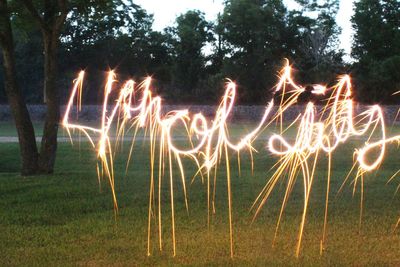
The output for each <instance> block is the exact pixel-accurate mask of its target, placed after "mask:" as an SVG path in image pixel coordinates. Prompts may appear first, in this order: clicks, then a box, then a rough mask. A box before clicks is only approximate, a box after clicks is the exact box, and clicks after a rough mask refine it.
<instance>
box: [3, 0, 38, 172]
mask: <svg viewBox="0 0 400 267" xmlns="http://www.w3.org/2000/svg"><path fill="white" fill-rule="evenodd" d="M0 46H1V49H2V54H3V67H4V76H5V91H6V94H7V99H8V102H9V104H10V108H11V112H12V114H13V117H14V121H15V125H16V128H17V132H18V140H19V146H20V153H21V162H22V166H21V174H22V175H30V174H34V173H35V172H36V170H37V159H38V151H37V147H36V140H35V132H34V129H33V126H32V121H31V119H30V116H29V112H28V109H27V107H26V104H25V100H24V97H23V94H22V93H21V90H20V88H19V85H18V81H17V76H16V68H15V57H14V39H13V34H12V29H11V22H10V11H9V9H8V5H7V0H0Z"/></svg>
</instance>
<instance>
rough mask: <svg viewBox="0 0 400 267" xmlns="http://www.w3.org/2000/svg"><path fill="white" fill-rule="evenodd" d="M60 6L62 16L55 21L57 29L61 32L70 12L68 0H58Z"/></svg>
mask: <svg viewBox="0 0 400 267" xmlns="http://www.w3.org/2000/svg"><path fill="white" fill-rule="evenodd" d="M58 6H59V7H60V11H61V14H60V16H58V17H57V19H56V22H55V29H54V30H55V31H56V32H59V31H60V29H61V27H62V25H63V24H64V21H65V18H66V17H67V14H68V8H67V1H66V0H58Z"/></svg>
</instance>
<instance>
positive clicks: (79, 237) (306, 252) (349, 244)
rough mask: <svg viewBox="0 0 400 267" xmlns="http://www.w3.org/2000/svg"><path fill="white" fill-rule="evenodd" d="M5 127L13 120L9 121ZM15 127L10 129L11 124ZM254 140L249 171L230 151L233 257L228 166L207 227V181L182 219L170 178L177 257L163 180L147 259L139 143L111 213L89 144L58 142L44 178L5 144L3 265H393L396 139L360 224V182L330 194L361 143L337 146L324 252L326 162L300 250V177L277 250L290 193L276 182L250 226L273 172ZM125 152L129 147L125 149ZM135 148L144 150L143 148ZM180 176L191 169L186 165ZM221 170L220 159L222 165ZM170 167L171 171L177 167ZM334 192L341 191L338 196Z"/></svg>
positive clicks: (119, 166) (120, 164) (144, 165)
mask: <svg viewBox="0 0 400 267" xmlns="http://www.w3.org/2000/svg"><path fill="white" fill-rule="evenodd" d="M7 129H8V128H7ZM10 131H11V130H10ZM265 143H266V141H260V142H258V143H257V144H256V146H257V148H258V149H259V151H260V152H259V153H258V154H257V155H255V171H254V174H253V175H252V174H251V171H250V164H249V156H248V155H246V154H245V153H243V155H242V166H241V167H242V173H241V176H240V177H239V176H238V171H237V167H236V165H235V164H234V162H236V161H235V160H233V159H232V161H231V163H232V165H233V166H232V191H233V210H234V211H233V222H234V251H235V256H234V258H233V259H231V258H230V255H229V228H228V209H227V197H226V179H225V173H224V171H223V169H224V168H220V170H221V171H220V173H219V175H218V181H217V199H216V214H215V215H214V216H213V217H212V222H211V224H210V227H207V204H206V187H205V185H204V184H202V183H201V180H200V179H196V180H195V181H194V182H193V183H192V184H190V178H191V176H190V177H187V182H188V195H189V215H188V214H187V212H186V209H185V206H184V201H183V199H184V198H183V193H182V190H181V189H182V186H181V184H180V178H179V176H178V175H176V176H175V178H176V179H175V184H174V187H175V209H176V210H175V213H176V214H175V216H176V237H177V255H176V257H173V256H172V245H171V244H172V242H171V224H170V212H169V201H170V199H169V191H168V188H169V186H168V179H165V184H164V185H163V187H164V190H163V197H162V202H163V241H164V243H163V245H164V249H163V251H162V252H160V251H159V250H158V245H157V237H156V227H155V225H154V227H153V230H154V232H153V239H152V255H151V256H150V257H148V256H147V255H146V248H147V212H148V189H149V172H148V167H149V161H148V156H146V155H147V153H146V151H147V150H148V146H147V145H140V144H138V146H137V150H136V151H138V152H137V153H134V154H133V155H134V157H133V159H132V164H131V167H130V169H129V171H128V175H126V176H125V165H124V160H125V156H126V151H123V152H122V153H121V156H120V157H119V158H118V159H117V160H116V165H115V170H116V178H117V179H116V192H117V197H118V201H119V203H118V204H119V208H120V209H119V214H118V216H117V218H115V217H114V212H113V204H112V198H111V194H110V190H109V188H108V184H107V181H105V180H104V181H102V183H101V184H100V186H99V184H98V181H97V175H96V168H95V164H96V158H95V153H94V152H93V150H92V149H91V148H90V147H89V145H88V143H84V142H82V143H80V144H78V143H76V144H75V145H74V146H73V147H72V146H71V145H70V144H68V143H61V144H60V145H59V150H58V156H57V163H56V172H55V174H54V175H51V176H38V177H21V176H20V175H19V174H18V168H19V156H18V145H17V144H16V143H3V144H0V157H1V161H0V255H1V257H0V266H21V265H23V266H44V265H46V266H48V265H51V266H71V265H74V266H75V265H85V266H86V265H91V266H136V265H152V266H153V265H173V264H177V265H198V266H202V265H203V266H204V265H207V266H221V265H242V266H244V265H246V266H247V265H260V266H265V265H271V266H288V265H306V266H316V265H318V266H326V265H334V266H335V265H336V266H345V265H353V266H354V265H356V266H365V265H370V266H382V265H384V266H386V265H389V266H399V265H400V229H397V230H396V231H393V230H394V225H395V224H396V222H397V220H398V218H399V216H400V194H397V195H395V194H394V193H395V191H396V187H397V186H398V185H399V183H400V177H398V178H395V179H394V180H393V182H391V183H389V184H386V182H387V179H388V178H389V177H390V176H391V175H392V174H393V173H395V172H396V171H397V170H398V169H399V167H400V166H399V165H398V162H399V158H400V157H399V155H400V153H399V150H397V147H396V146H395V145H392V146H391V147H390V149H389V151H388V153H387V158H386V160H385V163H384V164H383V165H382V166H381V170H380V171H379V172H376V173H371V174H369V175H367V176H366V177H365V183H364V190H365V202H364V207H365V208H364V214H363V220H362V225H361V228H359V223H358V222H359V212H360V208H359V205H360V201H359V199H360V190H359V188H358V190H357V191H356V193H355V195H354V196H353V194H352V188H353V187H352V186H351V185H350V184H347V185H346V186H345V188H344V190H343V191H342V192H341V193H340V194H338V195H336V193H337V191H338V189H339V187H340V185H341V184H342V182H343V179H344V178H345V176H346V174H347V172H348V171H349V170H350V168H351V163H352V156H353V152H354V148H355V147H359V145H360V143H359V141H354V142H350V143H347V144H346V145H343V146H342V147H341V148H340V150H339V151H337V152H336V154H335V157H334V162H333V173H332V174H333V176H332V183H331V195H330V197H331V198H330V215H329V219H328V221H329V222H328V229H327V234H328V235H327V243H326V250H325V251H324V253H323V254H322V255H320V249H319V248H320V240H321V236H322V225H323V216H324V204H325V188H326V175H325V174H326V164H325V163H324V162H322V163H321V164H319V170H318V172H317V176H316V181H315V184H314V186H313V189H312V190H313V191H312V195H311V200H310V206H309V212H308V216H307V223H306V227H305V234H304V239H303V246H302V251H301V255H300V257H299V258H296V257H295V247H296V241H297V236H298V230H299V225H300V218H301V211H302V205H303V196H302V183H301V179H298V182H297V184H296V187H295V189H294V191H293V193H292V196H291V198H290V201H289V203H288V206H287V208H286V212H285V213H284V217H283V222H282V225H281V228H280V230H279V234H278V238H277V240H276V243H275V246H274V247H272V240H273V237H274V231H275V225H276V221H277V218H278V214H279V210H280V203H281V201H282V196H283V193H284V189H285V181H283V182H282V183H281V184H280V185H278V187H277V190H276V192H275V193H274V194H273V197H272V199H271V201H270V202H268V203H267V205H266V206H265V207H264V208H263V211H262V213H261V215H260V216H259V217H258V218H257V219H256V221H255V222H254V223H251V219H252V214H251V213H249V208H250V206H251V204H252V202H253V201H254V199H255V198H256V197H257V195H258V193H259V192H260V190H261V189H262V187H263V186H264V185H265V183H266V181H267V179H268V177H269V175H270V174H271V173H268V170H269V169H270V168H271V166H272V165H273V164H274V163H275V162H276V160H277V158H275V157H272V156H271V155H269V153H268V152H267V151H266V150H265V148H263V146H265ZM126 150H127V149H126ZM139 152H140V153H139ZM187 166H188V167H187V173H188V174H189V173H193V172H194V166H193V165H192V164H188V165H187ZM222 166H223V165H222ZM176 174H177V173H176ZM336 196H337V197H336Z"/></svg>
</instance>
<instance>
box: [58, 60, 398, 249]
mask: <svg viewBox="0 0 400 267" xmlns="http://www.w3.org/2000/svg"><path fill="white" fill-rule="evenodd" d="M291 71H292V68H291V66H290V65H289V62H287V64H286V66H285V67H284V68H283V69H282V71H281V72H280V79H279V82H278V84H277V85H276V87H275V92H274V94H275V95H276V96H275V100H271V101H270V102H269V103H268V104H267V105H266V108H265V111H264V114H263V116H262V117H261V120H260V121H259V122H258V124H257V125H256V126H255V127H254V129H253V130H252V131H251V132H250V133H248V134H246V135H244V136H243V137H242V138H241V139H240V140H239V141H238V142H232V141H231V139H230V138H229V131H228V127H227V122H228V119H229V117H230V115H231V113H232V111H233V106H234V102H235V98H236V85H235V83H234V82H232V81H228V82H227V83H226V90H225V93H224V95H223V97H222V100H221V102H220V104H219V106H218V107H217V109H216V112H215V116H214V119H213V120H211V121H209V120H208V119H207V118H206V117H205V116H204V115H203V114H202V113H196V114H193V115H190V114H189V111H188V110H187V109H182V110H173V111H169V112H166V113H163V112H162V107H163V106H162V99H161V98H160V97H159V96H154V95H153V93H152V91H151V78H147V79H145V80H144V81H143V82H142V83H141V84H136V83H135V82H134V81H133V80H129V81H127V82H126V83H125V84H124V85H123V86H122V87H121V89H120V90H119V91H117V93H118V96H117V97H116V99H115V100H112V99H111V94H112V92H113V91H116V88H115V87H116V86H115V83H116V75H115V73H114V72H113V71H110V72H109V74H108V78H107V83H106V86H105V90H104V102H103V109H102V116H101V124H100V128H95V127H90V126H87V125H82V124H78V123H73V122H71V119H70V117H71V113H72V110H73V106H74V105H75V103H76V105H77V112H78V113H79V111H80V109H81V97H82V89H83V80H84V72H81V73H80V74H79V76H78V78H77V79H76V80H75V81H74V86H73V90H72V94H71V97H70V99H69V101H68V104H67V108H66V111H65V115H64V118H63V121H62V124H63V126H64V127H65V129H66V130H67V132H68V134H69V135H71V131H72V130H78V131H80V132H82V133H83V134H84V135H85V136H86V137H87V138H88V140H89V142H90V143H91V145H92V146H93V147H94V148H95V149H96V150H97V157H98V159H99V164H98V167H97V170H98V176H99V179H100V177H101V176H105V177H107V179H108V181H109V184H110V187H111V191H112V196H113V201H114V207H115V211H116V212H117V211H118V205H117V197H116V193H115V187H114V181H115V175H114V166H113V164H114V163H113V162H114V157H115V151H116V149H115V147H116V145H117V144H118V143H119V142H120V141H122V139H123V138H124V136H125V135H126V133H127V131H126V129H132V133H133V134H132V143H131V145H130V152H129V156H128V160H127V167H128V165H129V162H130V159H131V155H132V151H133V148H134V144H135V141H136V136H137V134H138V131H139V129H144V130H145V131H144V132H145V135H146V136H148V137H149V138H148V140H149V141H148V142H149V146H150V177H149V207H148V236H147V238H148V240H147V253H148V255H150V253H151V233H152V231H151V228H152V227H153V220H152V217H153V216H155V217H156V221H157V223H156V224H157V228H158V245H159V249H160V250H162V249H163V242H162V207H161V202H162V201H161V191H162V182H163V179H165V178H167V179H168V182H169V191H170V208H171V226H172V227H171V228H172V248H173V255H175V254H176V236H175V210H174V178H175V175H174V170H175V169H177V170H178V174H179V175H178V177H179V179H180V182H181V183H182V188H183V194H184V201H185V205H186V208H187V209H188V208H189V207H188V201H187V192H186V175H185V171H184V169H185V167H184V164H183V158H189V159H191V160H192V161H193V162H194V164H195V165H196V166H197V168H198V170H197V172H196V175H195V176H199V177H201V179H202V181H203V182H205V183H206V185H207V208H208V222H209V221H210V212H211V210H212V208H211V207H214V206H213V203H214V200H215V188H216V179H217V178H218V177H217V168H218V165H219V164H221V162H224V163H225V168H226V185H227V196H228V197H227V202H228V215H229V216H228V218H229V238H230V254H231V256H233V236H234V235H233V218H232V197H233V196H232V190H231V169H230V161H229V159H230V153H232V152H233V153H236V154H237V155H238V161H239V166H240V157H239V155H240V152H242V151H245V150H246V151H248V152H249V153H250V156H251V159H253V154H252V153H253V152H254V151H255V149H254V147H253V143H254V141H255V140H256V139H257V137H258V136H259V135H260V134H261V133H262V132H263V130H265V129H266V128H267V127H268V126H269V125H270V124H271V123H272V122H274V121H278V122H280V125H281V127H280V129H281V130H280V133H279V134H273V135H272V136H271V137H270V138H269V140H268V145H267V149H268V150H269V151H270V152H271V153H272V154H273V155H276V156H279V160H278V162H277V164H276V165H275V167H274V169H275V171H274V173H273V174H272V176H271V177H270V179H269V180H268V181H267V183H266V185H265V187H264V188H263V189H262V191H261V192H260V194H259V195H258V197H257V198H256V200H255V201H254V204H253V206H252V209H254V211H255V212H254V218H256V216H257V215H258V214H259V213H260V211H261V209H262V207H263V206H264V205H265V204H266V202H267V200H268V199H269V197H270V195H271V193H272V192H273V190H274V188H275V186H276V185H277V183H278V182H279V181H280V180H284V179H286V180H287V187H286V190H285V195H284V199H283V201H282V205H281V210H280V215H279V218H278V222H277V226H276V230H275V237H276V235H277V233H278V229H279V225H280V221H281V219H282V215H283V213H284V210H285V206H286V204H287V201H288V199H289V196H290V193H291V192H292V189H293V187H294V185H295V182H296V181H297V179H298V178H299V177H301V178H302V180H301V181H302V183H303V190H304V193H303V194H304V202H303V203H304V204H303V213H302V219H301V224H300V230H299V236H298V242H297V246H296V255H297V256H298V255H299V253H300V249H301V241H302V237H303V232H304V225H305V223H306V216H307V208H308V203H309V198H310V192H311V189H312V185H313V183H314V180H315V179H317V177H316V175H315V172H316V168H317V165H318V162H319V160H320V158H321V157H322V155H325V157H327V158H328V171H327V173H326V176H327V191H326V199H325V201H326V202H325V203H326V204H325V217H324V229H323V236H322V240H321V251H322V250H323V248H324V244H325V239H326V234H325V231H326V224H327V216H328V200H329V189H330V188H329V187H330V177H331V172H330V170H331V158H332V154H333V152H334V151H335V150H336V148H337V147H338V146H339V145H341V144H343V143H345V142H347V141H348V140H349V139H350V138H352V137H357V136H366V140H367V142H366V143H365V145H364V147H362V148H360V149H356V150H355V159H356V160H355V162H354V165H353V168H352V169H351V171H350V172H349V175H348V177H349V176H350V173H351V172H352V170H354V169H356V170H357V172H356V175H355V179H354V190H355V188H356V185H357V184H358V183H359V184H360V185H361V202H360V203H361V209H360V210H361V212H360V219H361V215H362V202H363V187H362V185H363V175H364V173H365V172H369V171H372V170H376V169H377V168H379V165H380V164H381V163H382V161H383V159H384V154H385V150H386V145H387V144H388V143H392V142H399V141H400V135H397V136H393V137H389V138H388V137H387V136H386V128H385V122H384V114H383V111H382V109H381V108H380V107H379V106H372V107H370V108H368V109H367V110H365V111H363V112H361V113H359V114H354V113H355V112H354V110H355V108H354V102H353V100H352V99H351V96H352V87H351V81H350V77H349V76H347V75H344V76H342V77H340V79H339V81H338V83H337V84H336V85H335V86H333V87H332V88H327V87H326V86H323V85H314V86H313V90H312V91H311V93H312V94H315V95H329V96H327V104H326V106H324V107H323V108H322V109H321V110H317V108H316V106H314V104H313V103H311V102H310V103H308V104H307V105H306V108H305V111H304V113H303V114H299V116H298V117H297V119H296V120H295V121H293V122H292V123H291V124H290V126H289V128H292V127H293V128H294V127H296V125H297V128H295V129H296V132H297V133H296V136H295V138H294V140H293V141H291V140H288V139H286V138H285V137H284V129H283V126H282V125H283V121H284V113H285V111H286V110H287V109H288V108H290V107H291V106H293V105H294V104H296V103H297V100H298V97H299V96H300V95H301V94H302V93H303V92H304V91H305V89H304V88H303V87H302V86H299V85H297V84H296V83H295V82H294V80H293V78H292V74H291ZM137 99H139V100H137ZM274 101H275V102H276V104H275V106H277V109H276V111H273V106H274ZM110 103H113V107H112V109H111V110H108V107H109V104H110ZM114 124H116V130H115V131H116V137H115V140H112V137H111V131H112V126H113V125H114ZM180 126H183V128H184V129H185V130H186V133H185V138H187V140H188V144H189V145H188V146H187V147H184V148H181V147H179V146H178V145H177V144H176V143H175V138H174V134H173V132H174V129H178V128H179V127H180ZM376 136H379V139H378V140H375V139H376ZM373 137H374V138H375V139H374V141H373V142H370V141H371V140H372V138H373ZM71 140H72V139H71ZM114 143H115V144H114ZM376 151H378V156H375V158H373V159H372V160H371V156H370V154H373V152H376ZM222 159H224V160H222ZM165 168H167V170H168V177H165V176H166V175H165V173H166V171H165ZM348 177H347V178H348ZM347 178H346V179H345V182H346V180H347ZM345 182H344V183H345ZM344 183H343V184H344ZM397 224H399V223H397Z"/></svg>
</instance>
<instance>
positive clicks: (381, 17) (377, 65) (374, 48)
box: [352, 0, 400, 102]
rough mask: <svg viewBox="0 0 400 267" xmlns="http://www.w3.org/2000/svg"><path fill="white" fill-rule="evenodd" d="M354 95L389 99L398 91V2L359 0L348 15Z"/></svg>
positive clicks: (399, 41) (368, 99)
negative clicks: (354, 84) (352, 36)
mask: <svg viewBox="0 0 400 267" xmlns="http://www.w3.org/2000/svg"><path fill="white" fill-rule="evenodd" d="M352 26H353V29H354V32H355V34H354V43H353V49H352V56H353V57H354V58H355V59H356V60H357V62H356V64H355V66H354V76H355V80H356V85H357V86H356V89H357V92H356V93H357V95H356V96H357V98H358V99H359V100H361V101H365V102H384V101H386V102H393V101H394V100H393V99H394V98H393V97H391V96H392V94H393V92H396V91H399V90H400V2H399V1H397V0H360V1H359V2H357V3H355V9H354V15H353V17H352Z"/></svg>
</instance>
